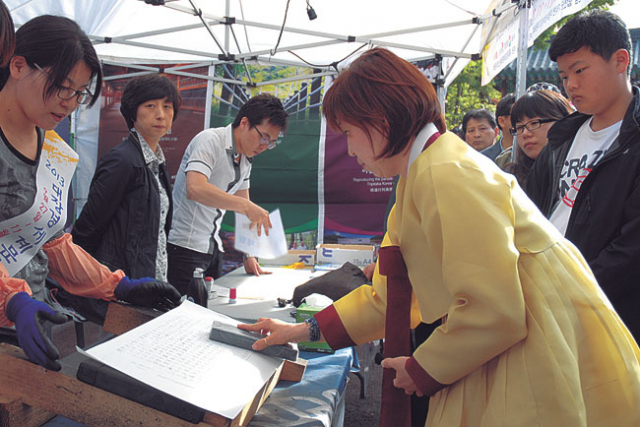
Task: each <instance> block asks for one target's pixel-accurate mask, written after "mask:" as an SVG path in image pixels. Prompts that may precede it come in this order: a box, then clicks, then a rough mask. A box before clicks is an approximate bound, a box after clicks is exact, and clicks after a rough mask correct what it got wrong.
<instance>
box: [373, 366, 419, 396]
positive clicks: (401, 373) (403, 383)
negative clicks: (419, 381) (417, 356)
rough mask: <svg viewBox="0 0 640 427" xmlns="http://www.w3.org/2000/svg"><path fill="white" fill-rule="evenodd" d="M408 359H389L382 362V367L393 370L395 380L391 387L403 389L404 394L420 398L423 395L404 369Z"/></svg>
mask: <svg viewBox="0 0 640 427" xmlns="http://www.w3.org/2000/svg"><path fill="white" fill-rule="evenodd" d="M408 359H409V358H408V357H389V358H386V359H384V360H383V361H382V367H383V368H388V369H395V371H396V378H395V379H394V380H393V385H394V386H395V387H397V388H401V389H404V392H405V393H406V394H409V395H411V394H413V393H415V394H417V395H418V396H419V397H422V396H423V394H422V392H421V391H420V390H418V387H417V386H416V383H414V382H413V380H412V379H411V377H410V376H409V373H408V372H407V370H406V369H405V368H404V365H405V363H407V360H408Z"/></svg>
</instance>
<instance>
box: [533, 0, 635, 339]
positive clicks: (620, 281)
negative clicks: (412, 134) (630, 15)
mask: <svg viewBox="0 0 640 427" xmlns="http://www.w3.org/2000/svg"><path fill="white" fill-rule="evenodd" d="M631 52H632V50H631V40H630V37H629V31H628V30H627V28H626V26H625V24H624V23H623V22H622V20H621V19H620V18H619V17H618V16H616V15H614V14H612V13H610V12H604V11H597V12H591V13H587V14H582V15H579V16H577V17H576V18H574V19H572V20H571V21H569V22H568V23H567V24H566V25H565V26H564V27H562V28H561V29H560V31H559V32H558V34H557V35H556V37H555V38H554V39H553V40H552V42H551V47H550V49H549V56H550V57H551V60H552V61H555V62H557V63H558V71H559V73H560V76H561V78H562V81H563V85H564V89H565V91H566V93H567V95H568V96H569V98H570V99H571V101H572V102H573V104H574V106H575V107H576V108H577V109H578V112H576V113H574V114H572V115H570V116H568V117H566V118H564V119H562V120H560V121H558V122H557V123H556V124H555V125H554V126H553V127H552V128H551V129H550V130H549V133H548V135H547V137H548V139H549V143H548V145H547V146H546V147H545V148H544V149H543V150H542V152H541V153H540V155H539V157H538V159H537V160H536V162H535V164H534V166H533V169H532V171H531V174H530V175H529V180H528V184H527V193H528V194H529V196H530V197H531V199H532V200H533V201H534V202H535V203H536V204H537V205H538V207H539V208H540V210H541V211H542V212H543V213H544V214H545V215H546V216H547V217H548V218H549V219H550V220H551V222H552V223H553V224H554V225H555V226H556V227H557V228H558V229H559V230H560V232H562V233H563V234H564V235H565V237H567V238H568V239H569V240H571V241H572V242H573V243H574V244H575V245H576V246H577V247H578V249H580V251H581V252H582V254H583V255H584V257H585V259H586V260H587V262H588V263H589V266H590V267H591V269H592V270H593V272H594V273H595V276H596V278H597V279H598V282H599V283H600V286H601V287H602V289H603V290H604V292H605V293H606V294H607V296H608V297H609V299H610V300H611V303H612V304H613V306H614V308H615V309H616V311H617V312H618V313H619V314H620V317H621V318H622V320H623V321H624V322H625V323H626V324H627V326H628V328H629V330H630V331H631V333H632V334H633V336H634V337H635V339H636V340H638V341H640V310H638V307H639V304H640V126H639V125H638V123H640V99H639V95H640V93H639V92H638V88H637V87H632V86H631V83H630V80H629V73H630V68H631V65H630V64H631Z"/></svg>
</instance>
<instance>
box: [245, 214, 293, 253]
mask: <svg viewBox="0 0 640 427" xmlns="http://www.w3.org/2000/svg"><path fill="white" fill-rule="evenodd" d="M269 219H270V220H271V225H272V228H270V229H269V235H268V236H267V235H266V234H265V232H264V229H263V230H262V231H261V233H260V234H261V235H260V236H258V231H257V230H256V227H254V228H253V230H251V229H249V227H250V226H251V221H250V220H249V218H247V216H246V215H243V214H239V213H237V212H236V230H235V231H236V232H235V248H236V249H237V250H239V251H242V252H244V253H247V254H249V255H253V256H257V257H259V258H265V259H274V258H278V257H280V256H282V255H285V254H286V253H287V238H286V237H285V235H284V227H283V225H282V218H281V216H280V210H279V209H276V210H275V211H273V212H271V213H270V214H269Z"/></svg>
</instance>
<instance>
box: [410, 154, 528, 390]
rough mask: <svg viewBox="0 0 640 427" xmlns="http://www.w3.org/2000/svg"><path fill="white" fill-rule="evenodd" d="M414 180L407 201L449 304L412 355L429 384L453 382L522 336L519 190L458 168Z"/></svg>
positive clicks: (498, 178)
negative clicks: (516, 201)
mask: <svg viewBox="0 0 640 427" xmlns="http://www.w3.org/2000/svg"><path fill="white" fill-rule="evenodd" d="M414 178H415V180H416V182H415V183H414V185H413V186H412V192H411V194H410V197H412V198H413V201H414V204H415V207H416V209H417V210H418V212H419V214H420V223H421V227H422V232H423V233H424V234H425V236H426V237H427V239H428V240H429V241H430V246H431V247H432V248H436V249H435V250H434V256H436V257H437V258H438V259H439V261H440V265H441V268H442V277H443V281H444V283H443V284H444V286H445V287H446V289H447V291H448V292H449V293H450V294H451V295H452V303H451V305H450V306H449V308H448V312H447V316H446V321H445V322H444V323H443V325H442V326H440V327H438V328H437V329H436V330H435V331H434V333H433V334H432V335H431V336H430V337H429V338H428V339H427V340H426V341H425V342H424V343H423V344H422V345H421V346H419V347H418V349H417V350H416V351H415V352H414V355H413V357H414V358H415V360H416V361H417V362H418V364H419V365H420V366H421V367H422V369H424V371H426V373H428V374H429V375H430V376H432V377H433V378H434V379H435V380H437V381H438V382H440V383H443V384H451V383H453V382H455V381H457V380H458V379H460V378H462V377H464V376H466V375H467V374H469V373H470V372H472V371H473V370H475V369H476V368H478V367H480V366H481V365H483V364H485V363H487V362H488V361H489V360H491V359H492V358H494V357H496V356H497V355H499V354H501V353H502V352H504V351H505V350H507V349H508V348H509V347H511V346H513V345H514V344H516V343H518V342H519V341H521V340H523V339H524V338H525V337H526V335H527V325H526V316H525V302H524V296H523V291H522V286H521V283H520V278H519V276H518V258H519V255H520V254H519V251H518V249H517V248H516V246H515V243H514V229H515V209H514V206H513V199H512V191H514V190H516V188H515V187H517V185H516V184H515V183H514V181H510V180H509V179H508V178H507V177H506V176H505V175H502V174H487V173H485V172H483V171H481V170H479V169H477V168H475V167H473V166H462V165H461V164H459V163H445V164H440V165H434V166H432V167H429V168H425V169H424V170H421V171H419V172H418V173H417V174H416V176H415V177H414ZM405 197H407V196H406V195H405ZM416 232H418V231H417V230H416ZM413 286H414V287H415V286H419V284H415V283H414V284H413Z"/></svg>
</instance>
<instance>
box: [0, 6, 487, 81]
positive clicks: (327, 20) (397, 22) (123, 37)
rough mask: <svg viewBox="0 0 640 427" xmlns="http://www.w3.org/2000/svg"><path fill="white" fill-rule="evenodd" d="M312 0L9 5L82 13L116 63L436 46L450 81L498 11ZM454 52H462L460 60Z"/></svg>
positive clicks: (278, 58) (409, 52)
mask: <svg viewBox="0 0 640 427" xmlns="http://www.w3.org/2000/svg"><path fill="white" fill-rule="evenodd" d="M309 1H310V4H311V6H313V8H314V9H315V12H316V14H317V16H318V17H317V19H315V20H313V21H310V20H309V19H308V16H307V13H306V5H307V2H306V1H304V0H271V1H264V0H227V1H220V0H219V1H214V0H166V5H165V6H153V5H150V4H146V3H145V2H144V1H142V0H5V4H7V6H8V7H9V9H10V11H11V13H12V16H13V18H14V21H15V23H16V25H17V26H19V25H21V24H24V23H25V22H27V21H28V20H30V19H31V18H34V17H36V16H38V15H42V14H53V15H63V16H67V17H69V18H71V19H73V20H75V21H76V22H78V24H79V25H80V26H81V27H82V29H83V30H84V31H85V32H86V33H87V34H88V35H89V36H90V38H91V39H92V40H93V42H94V44H95V46H96V50H97V51H98V54H99V55H100V57H101V58H102V59H104V60H108V61H113V62H131V63H146V64H150V63H154V62H162V63H167V62H171V63H186V62H203V63H206V64H217V63H225V62H236V63H237V62H242V61H246V62H249V63H252V64H256V63H257V64H262V65H294V66H304V67H307V66H310V67H313V68H320V69H324V70H325V71H328V72H335V68H336V67H335V63H337V62H339V61H340V60H342V59H343V58H345V57H348V56H349V55H351V54H352V53H353V52H354V51H356V50H357V49H358V48H362V49H364V48H367V47H369V46H386V47H388V48H389V49H391V50H392V51H394V52H395V53H396V54H398V55H399V56H401V57H403V58H405V59H407V60H409V61H412V62H414V61H419V60H423V59H428V58H433V57H434V56H435V55H436V54H439V55H442V56H444V57H449V58H452V60H451V61H450V63H449V64H448V65H449V66H451V67H454V71H453V72H452V73H449V77H448V78H447V82H450V81H451V80H453V78H454V77H455V76H456V75H457V74H458V73H459V71H461V70H462V68H463V67H464V65H466V64H467V62H468V60H469V58H471V57H472V55H477V54H479V53H480V52H481V51H482V46H483V41H482V40H481V33H482V31H478V29H479V28H480V27H481V24H482V22H483V21H484V20H485V19H488V18H489V17H491V16H492V15H491V11H492V9H490V8H491V5H492V4H495V3H494V1H495V0H430V1H428V2H426V1H424V2H417V1H415V0H394V1H393V2H389V1H387V0H349V1H344V0H309ZM285 11H286V12H285ZM487 11H488V12H487ZM436 12H437V13H436ZM285 14H286V26H285V28H284V31H282V33H281V31H280V30H281V27H282V25H283V20H284V18H285ZM203 21H204V22H206V23H207V24H208V26H207V27H205V25H204V24H203ZM276 45H277V46H278V48H277V50H276V49H275V47H276ZM453 58H460V60H458V61H456V64H455V66H453V65H452V64H453V62H454V61H453Z"/></svg>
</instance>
